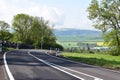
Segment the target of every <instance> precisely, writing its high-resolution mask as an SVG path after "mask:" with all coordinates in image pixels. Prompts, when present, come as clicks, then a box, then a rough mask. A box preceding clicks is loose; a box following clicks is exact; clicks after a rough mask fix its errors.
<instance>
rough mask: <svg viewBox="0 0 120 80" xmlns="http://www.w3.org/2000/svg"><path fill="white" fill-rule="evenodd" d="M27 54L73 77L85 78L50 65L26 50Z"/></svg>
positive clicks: (81, 79)
mask: <svg viewBox="0 0 120 80" xmlns="http://www.w3.org/2000/svg"><path fill="white" fill-rule="evenodd" d="M28 54H29V55H31V56H32V57H34V58H36V59H37V60H39V61H41V62H43V63H44V64H46V65H48V66H51V67H53V68H55V69H57V70H59V71H62V72H64V73H66V74H69V75H71V76H73V77H75V78H77V79H80V80H85V79H83V78H81V77H79V76H76V75H74V74H72V73H69V72H67V71H65V70H62V69H60V68H58V67H56V66H54V65H51V64H50V63H49V62H46V61H45V60H42V59H40V58H38V57H36V56H34V55H32V54H30V52H28Z"/></svg>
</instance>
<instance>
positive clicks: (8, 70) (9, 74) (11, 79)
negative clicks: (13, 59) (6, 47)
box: [3, 53, 15, 80]
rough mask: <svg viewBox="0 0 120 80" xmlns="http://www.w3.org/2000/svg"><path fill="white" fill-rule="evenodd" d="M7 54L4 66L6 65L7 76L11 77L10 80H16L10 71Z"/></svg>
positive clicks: (4, 56)
mask: <svg viewBox="0 0 120 80" xmlns="http://www.w3.org/2000/svg"><path fill="white" fill-rule="evenodd" d="M6 54H7V53H4V55H3V60H4V65H5V69H6V72H7V75H8V77H9V80H15V79H14V77H13V75H12V73H11V72H10V69H9V67H8V65H7V61H6Z"/></svg>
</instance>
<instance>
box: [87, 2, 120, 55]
mask: <svg viewBox="0 0 120 80" xmlns="http://www.w3.org/2000/svg"><path fill="white" fill-rule="evenodd" d="M119 5H120V2H119V0H101V1H98V0H92V2H91V4H90V6H89V7H88V12H89V16H88V17H89V19H90V20H93V21H94V25H93V26H94V27H95V28H97V29H99V30H102V31H103V37H104V40H105V42H106V43H108V44H109V46H110V47H114V46H115V48H116V49H114V50H118V48H119V47H120V34H119V33H120V24H119V22H120V6H119ZM114 50H113V51H114ZM116 53H117V54H118V55H120V53H119V52H118V51H116Z"/></svg>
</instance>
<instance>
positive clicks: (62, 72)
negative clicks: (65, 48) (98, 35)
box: [6, 50, 120, 80]
mask: <svg viewBox="0 0 120 80" xmlns="http://www.w3.org/2000/svg"><path fill="white" fill-rule="evenodd" d="M6 62H7V64H8V68H9V70H10V73H11V74H12V75H13V78H14V79H15V80H120V73H119V72H115V71H111V70H107V69H103V68H100V67H94V66H90V65H86V64H82V63H77V62H72V61H69V60H66V59H62V58H59V57H55V56H51V55H49V54H45V52H44V51H28V50H15V51H11V52H8V53H7V54H6ZM7 74H8V78H9V73H7ZM11 80H12V79H11Z"/></svg>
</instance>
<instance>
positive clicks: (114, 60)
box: [61, 52, 120, 70]
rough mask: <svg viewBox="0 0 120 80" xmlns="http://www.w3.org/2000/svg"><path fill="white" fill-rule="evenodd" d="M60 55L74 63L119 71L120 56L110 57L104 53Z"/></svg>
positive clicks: (66, 53)
mask: <svg viewBox="0 0 120 80" xmlns="http://www.w3.org/2000/svg"><path fill="white" fill-rule="evenodd" d="M61 55H62V56H63V57H65V58H69V59H71V60H74V61H79V62H82V63H87V64H91V65H95V66H101V67H104V68H110V69H117V70H120V56H112V55H109V54H105V53H101V54H100V53H96V54H88V53H70V52H63V53H62V54H61Z"/></svg>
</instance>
